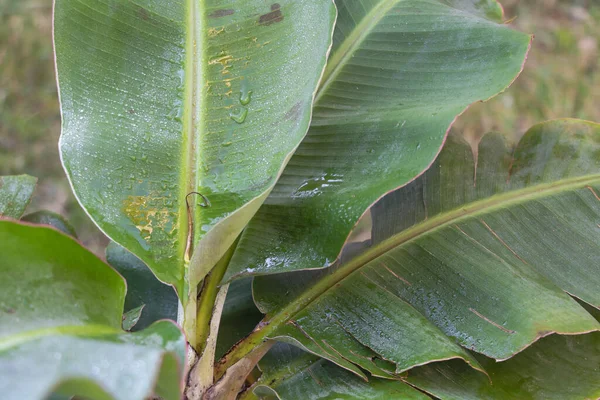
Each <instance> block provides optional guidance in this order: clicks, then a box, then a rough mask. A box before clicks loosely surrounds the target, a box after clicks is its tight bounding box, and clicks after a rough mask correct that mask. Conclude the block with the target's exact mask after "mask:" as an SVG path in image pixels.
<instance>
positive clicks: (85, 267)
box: [0, 221, 185, 400]
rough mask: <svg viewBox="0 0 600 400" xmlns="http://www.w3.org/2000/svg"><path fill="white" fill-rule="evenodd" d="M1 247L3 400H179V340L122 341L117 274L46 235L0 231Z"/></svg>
mask: <svg viewBox="0 0 600 400" xmlns="http://www.w3.org/2000/svg"><path fill="white" fill-rule="evenodd" d="M0 247H1V252H2V258H1V259H0V272H1V274H2V283H1V285H2V290H0V307H1V309H0V311H1V312H0V390H1V391H2V396H3V398H6V399H9V400H13V399H14V400H17V399H24V398H26V399H32V400H35V399H40V400H41V399H44V398H46V397H47V396H48V395H49V394H50V393H51V392H52V391H54V390H58V391H60V392H64V393H65V394H70V395H73V394H77V395H83V396H87V397H89V398H91V399H102V400H104V399H123V400H125V399H138V400H143V399H145V398H147V397H148V396H150V395H153V394H154V393H157V394H159V395H161V396H163V397H164V398H165V399H172V400H176V399H178V398H179V391H180V388H179V383H180V379H181V373H182V371H181V365H182V363H183V353H184V350H185V341H184V337H183V334H182V333H181V331H180V330H179V328H177V327H176V326H175V324H173V323H170V322H167V321H163V322H159V323H157V324H154V325H152V326H151V327H150V328H148V329H147V330H144V331H142V332H138V333H136V334H134V335H131V334H126V333H125V332H123V331H122V330H121V329H120V328H121V315H122V312H123V300H124V297H125V282H124V281H123V279H122V278H121V277H120V276H119V275H118V274H117V273H116V272H115V271H114V270H112V269H111V268H110V267H108V266H107V265H106V264H104V263H103V262H102V261H100V260H99V259H98V258H96V257H95V256H94V255H93V254H91V253H90V252H88V251H87V250H85V249H84V248H82V247H81V246H80V245H79V244H78V243H77V242H76V241H75V240H73V239H72V238H70V237H68V236H66V235H63V234H62V233H60V232H58V231H57V230H54V229H52V228H47V227H39V226H30V225H22V224H19V223H16V222H9V221H0ZM57 249H60V250H57Z"/></svg>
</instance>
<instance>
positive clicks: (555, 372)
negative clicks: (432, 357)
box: [241, 333, 600, 400]
mask: <svg viewBox="0 0 600 400" xmlns="http://www.w3.org/2000/svg"><path fill="white" fill-rule="evenodd" d="M477 357H478V359H480V361H481V363H482V365H484V366H485V368H486V370H487V371H488V372H489V377H486V376H485V375H482V374H479V373H477V372H475V371H473V370H472V369H471V368H468V367H466V366H465V364H464V363H461V362H459V361H447V362H442V363H436V364H432V365H426V366H423V367H418V368H415V369H413V370H411V371H410V372H409V373H408V374H407V375H405V376H403V377H402V378H401V379H402V380H401V381H399V380H384V379H378V378H371V379H370V380H369V381H368V382H365V381H364V380H362V379H360V378H358V377H356V376H353V375H352V374H350V373H348V372H346V371H344V370H343V369H341V368H338V367H336V366H335V365H333V364H331V363H329V362H327V361H325V360H323V359H319V358H318V357H316V356H314V355H310V354H308V353H303V352H301V351H299V350H298V349H294V348H293V347H291V346H288V345H284V344H278V345H276V346H275V347H273V349H272V350H271V351H270V352H269V353H268V354H267V355H266V356H265V358H264V359H263V360H262V361H261V362H260V364H259V365H260V367H261V368H262V370H263V375H262V376H261V377H260V379H259V381H258V382H257V383H256V384H254V385H253V386H252V387H251V388H250V389H249V390H248V391H247V392H246V393H244V394H243V395H242V396H241V400H248V399H257V398H258V399H261V400H296V399H307V400H318V399H332V398H335V399H365V400H366V399H382V400H384V399H385V400H387V399H429V396H427V395H425V394H424V393H428V394H430V395H432V396H435V398H438V399H441V400H506V399H519V400H521V399H523V400H524V399H528V400H529V399H530V400H581V399H595V398H598V396H600V369H599V368H598V365H600V333H592V334H588V335H581V336H573V337H569V336H556V335H554V336H551V337H548V338H544V339H542V340H540V342H539V343H536V344H534V345H533V346H532V347H531V348H529V349H527V350H525V351H524V352H523V353H521V354H518V355H516V356H515V357H514V358H512V359H510V360H508V361H505V362H501V363H496V362H495V361H494V360H491V359H486V358H485V357H483V356H477ZM407 383H408V384H410V385H412V386H414V387H415V388H416V389H419V390H421V391H422V392H419V391H417V390H415V389H412V388H411V387H410V386H408V385H407ZM423 392H424V393H423Z"/></svg>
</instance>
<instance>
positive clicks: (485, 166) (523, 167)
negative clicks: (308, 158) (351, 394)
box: [253, 120, 600, 377]
mask: <svg viewBox="0 0 600 400" xmlns="http://www.w3.org/2000/svg"><path fill="white" fill-rule="evenodd" d="M599 151H600V126H599V125H597V124H593V123H586V122H582V121H576V120H563V121H554V122H549V123H546V124H541V125H538V126H536V127H534V128H532V129H531V130H530V131H529V132H528V133H527V134H526V135H525V136H524V138H523V139H522V140H521V142H520V144H519V145H518V146H517V147H516V150H514V152H513V151H511V150H510V149H509V148H508V146H507V145H506V143H505V141H504V140H503V138H502V137H501V136H499V135H496V134H489V135H487V136H485V137H484V139H483V140H482V142H481V143H480V144H479V149H478V156H477V162H476V163H477V164H476V165H477V168H475V161H474V157H473V154H472V151H471V148H470V146H469V145H468V144H467V143H465V142H464V140H462V139H460V138H458V137H455V136H451V137H450V139H449V140H448V142H447V144H446V146H445V148H444V150H443V151H442V153H441V154H440V156H439V157H438V159H437V161H436V162H435V163H434V165H433V166H432V168H430V169H429V170H428V171H427V172H426V173H425V174H424V175H423V176H421V177H420V178H418V179H417V180H416V181H414V182H413V183H411V184H409V185H407V186H406V187H404V188H402V189H400V190H398V191H396V192H394V193H392V194H390V195H388V196H387V197H385V198H384V199H382V200H381V201H380V202H379V203H378V204H377V205H376V206H375V207H374V208H373V210H372V218H373V233H372V242H373V243H372V244H371V248H370V249H368V250H366V251H365V252H363V254H361V255H359V256H357V257H354V258H352V259H350V260H349V261H347V262H345V263H342V264H341V265H337V266H335V267H333V268H330V269H328V270H324V271H315V272H310V271H308V272H301V273H294V274H293V275H288V274H282V275H275V276H269V277H257V278H255V281H254V298H255V300H256V301H257V304H258V305H259V308H261V311H263V312H265V313H268V316H267V318H266V320H265V323H267V324H266V326H267V327H266V328H265V329H266V330H265V332H268V335H267V336H269V337H278V338H279V339H280V340H284V341H291V342H292V343H294V344H297V345H298V344H300V345H301V346H302V347H304V348H305V349H307V350H309V351H311V352H313V353H315V354H318V355H320V356H322V357H325V358H328V359H329V360H331V361H334V362H335V363H337V364H339V365H341V366H344V367H345V368H348V369H351V370H353V371H354V372H355V373H357V374H359V375H360V374H361V371H360V370H358V369H357V368H356V367H355V366H356V365H358V366H360V367H361V368H363V369H365V370H367V371H369V372H370V373H371V374H373V375H376V376H384V377H385V376H388V377H389V376H390V375H395V374H397V373H399V372H401V371H403V370H406V369H409V368H411V367H414V366H417V365H420V364H423V363H428V362H431V361H435V360H440V359H446V358H449V356H451V355H452V354H454V357H462V358H464V359H465V360H467V361H469V362H471V364H472V365H473V366H476V367H477V362H476V361H475V360H473V359H472V357H470V356H469V355H468V353H466V352H464V351H462V352H461V351H460V350H458V349H457V347H455V346H456V345H460V346H462V347H464V348H468V349H471V350H474V351H476V352H479V353H482V354H485V355H486V356H488V357H492V358H496V359H507V358H510V357H511V356H513V355H514V354H516V353H518V352H520V351H521V350H523V349H524V348H526V347H527V346H529V345H530V344H531V343H532V342H534V341H536V340H538V339H539V338H541V337H543V336H546V335H549V334H550V333H553V332H558V333H564V334H579V333H585V332H590V331H594V330H598V329H599V328H600V325H599V324H598V322H597V321H596V320H595V319H594V318H593V317H592V316H591V315H590V314H589V313H587V312H586V310H585V309H584V308H582V307H581V306H580V305H579V304H578V303H577V302H576V301H575V300H573V299H572V298H571V297H570V296H569V295H568V294H567V293H569V294H571V295H573V296H576V297H577V298H579V299H581V300H583V301H584V302H586V303H588V304H590V305H592V306H594V307H599V306H600V298H599V294H598V291H597V288H598V287H599V285H600V281H599V279H600V270H599V268H600V246H599V244H598V243H600V242H599V240H598V239H599V235H600V198H599V197H598V193H600V175H599V174H598V171H600V165H599V162H600V161H599V158H598V154H599ZM294 298H296V299H295V300H292V301H290V299H294ZM272 321H274V322H272ZM286 321H287V323H286ZM424 332H430V333H428V334H425V333H424ZM253 335H257V334H256V333H254V334H253ZM383 360H386V361H383Z"/></svg>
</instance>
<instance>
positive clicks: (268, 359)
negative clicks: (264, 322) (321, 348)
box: [240, 343, 430, 400]
mask: <svg viewBox="0 0 600 400" xmlns="http://www.w3.org/2000/svg"><path fill="white" fill-rule="evenodd" d="M259 367H260V369H261V370H262V376H261V377H260V379H259V381H258V382H257V383H256V384H254V385H253V386H252V387H251V388H249V389H248V391H247V393H245V394H244V395H242V396H241V397H240V400H248V399H261V400H296V399H306V400H317V399H345V400H346V399H347V400H354V399H357V400H358V399H360V400H367V399H368V400H388V399H403V400H426V399H430V397H429V396H427V395H425V394H423V393H421V392H419V391H418V390H415V389H413V388H412V387H410V386H409V385H407V384H406V383H403V382H399V381H394V380H384V379H373V380H370V381H369V382H366V381H364V380H362V379H360V378H358V377H356V376H354V375H353V374H351V373H349V372H347V371H344V370H343V369H341V368H339V367H337V366H336V365H335V364H332V363H330V362H328V361H325V360H323V359H321V358H319V357H316V356H314V355H312V354H309V353H305V352H303V351H302V350H299V349H298V348H296V347H293V346H290V345H288V344H284V343H278V344H277V345H275V346H274V347H273V348H272V349H271V350H270V351H269V353H267V355H266V356H265V357H264V358H263V359H262V360H261V361H260V363H259Z"/></svg>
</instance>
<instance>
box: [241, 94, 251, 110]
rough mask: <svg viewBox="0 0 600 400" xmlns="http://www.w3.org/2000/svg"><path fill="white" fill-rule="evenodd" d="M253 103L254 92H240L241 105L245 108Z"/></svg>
mask: <svg viewBox="0 0 600 400" xmlns="http://www.w3.org/2000/svg"><path fill="white" fill-rule="evenodd" d="M251 101H252V90H247V91H244V90H242V91H241V92H240V104H241V105H243V106H246V105H248V104H250V102H251Z"/></svg>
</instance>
